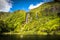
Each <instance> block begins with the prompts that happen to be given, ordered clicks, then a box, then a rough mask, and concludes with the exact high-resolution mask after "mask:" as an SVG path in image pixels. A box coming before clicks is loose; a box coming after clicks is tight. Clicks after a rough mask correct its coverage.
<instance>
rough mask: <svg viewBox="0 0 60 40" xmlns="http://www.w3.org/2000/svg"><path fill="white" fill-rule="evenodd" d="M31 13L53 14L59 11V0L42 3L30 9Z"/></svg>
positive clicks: (39, 14) (38, 14)
mask: <svg viewBox="0 0 60 40" xmlns="http://www.w3.org/2000/svg"><path fill="white" fill-rule="evenodd" d="M30 12H31V13H30V14H31V15H33V14H35V15H36V14H37V16H38V17H39V16H41V15H42V16H53V17H54V15H56V16H57V14H58V13H60V3H59V2H48V3H44V4H42V5H41V6H40V7H38V8H35V9H32V10H31V11H30Z"/></svg>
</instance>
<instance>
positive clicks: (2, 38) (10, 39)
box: [0, 35, 60, 40]
mask: <svg viewBox="0 0 60 40" xmlns="http://www.w3.org/2000/svg"><path fill="white" fill-rule="evenodd" d="M0 40H60V36H59V35H58V36H57V35H53V36H50V35H47V36H43V35H40V36H39V35H24V36H23V35H0Z"/></svg>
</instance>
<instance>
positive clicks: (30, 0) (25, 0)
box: [0, 0, 51, 12]
mask: <svg viewBox="0 0 60 40" xmlns="http://www.w3.org/2000/svg"><path fill="white" fill-rule="evenodd" d="M49 1H51V0H0V11H4V12H9V11H10V12H13V11H16V10H25V11H29V10H31V9H34V8H36V7H38V6H40V5H41V4H43V3H44V2H49ZM4 4H5V5H4Z"/></svg>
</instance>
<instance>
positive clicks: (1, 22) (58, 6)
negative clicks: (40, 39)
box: [0, 2, 60, 34]
mask: <svg viewBox="0 0 60 40" xmlns="http://www.w3.org/2000/svg"><path fill="white" fill-rule="evenodd" d="M59 11H60V3H59V2H49V3H45V4H43V5H41V6H40V7H38V8H35V9H33V10H30V11H29V12H27V13H26V12H25V11H23V10H18V11H15V12H12V13H5V12H0V33H2V32H11V31H13V32H15V33H21V34H25V33H26V34H44V33H48V34H50V33H52V34H56V33H60V25H59V24H60V13H59Z"/></svg>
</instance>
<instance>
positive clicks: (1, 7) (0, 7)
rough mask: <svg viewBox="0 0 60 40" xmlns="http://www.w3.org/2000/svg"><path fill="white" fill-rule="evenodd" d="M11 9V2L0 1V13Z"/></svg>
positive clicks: (7, 0)
mask: <svg viewBox="0 0 60 40" xmlns="http://www.w3.org/2000/svg"><path fill="white" fill-rule="evenodd" d="M10 8H12V3H11V0H0V11H2V12H9V11H10Z"/></svg>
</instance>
